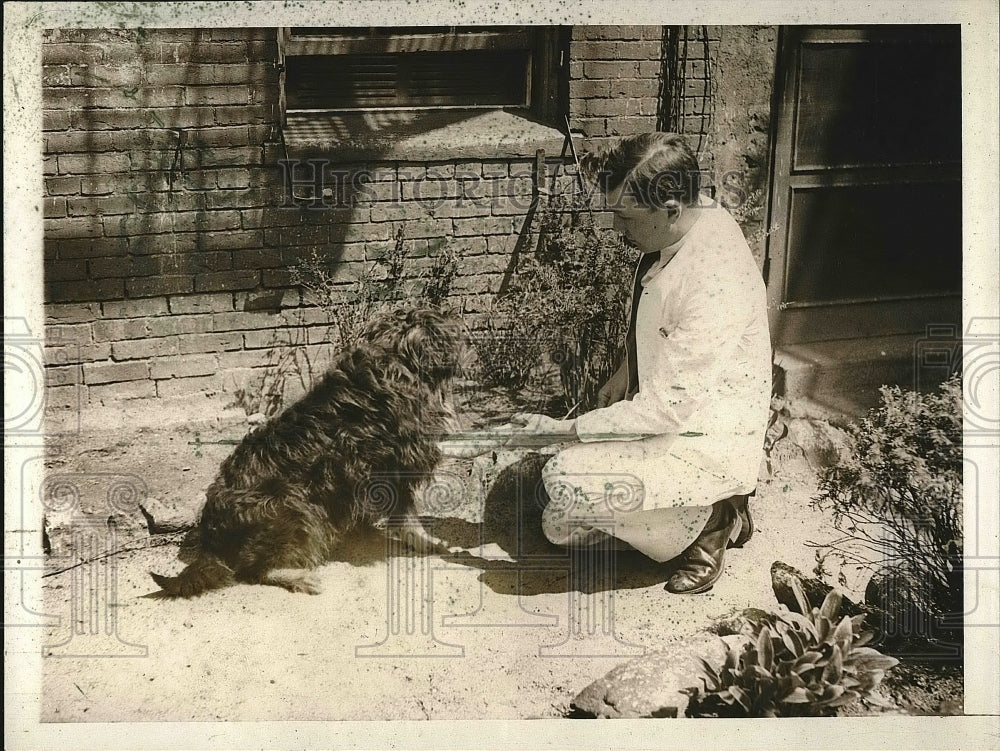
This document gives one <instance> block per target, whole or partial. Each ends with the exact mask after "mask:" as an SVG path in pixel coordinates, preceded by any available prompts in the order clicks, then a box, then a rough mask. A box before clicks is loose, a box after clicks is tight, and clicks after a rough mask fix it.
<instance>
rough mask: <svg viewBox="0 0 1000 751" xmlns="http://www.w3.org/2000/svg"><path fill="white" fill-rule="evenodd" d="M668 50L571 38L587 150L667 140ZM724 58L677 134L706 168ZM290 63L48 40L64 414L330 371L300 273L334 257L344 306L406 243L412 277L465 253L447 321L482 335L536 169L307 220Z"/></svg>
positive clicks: (644, 31)
mask: <svg viewBox="0 0 1000 751" xmlns="http://www.w3.org/2000/svg"><path fill="white" fill-rule="evenodd" d="M691 28H696V27H691ZM697 28H700V27H697ZM666 34H667V31H666V30H665V28H664V27H659V26H657V27H644V26H588V27H574V29H573V31H572V38H571V42H570V62H569V78H570V80H569V97H570V99H569V110H570V119H571V124H572V126H573V127H574V129H578V130H579V131H582V132H583V134H584V136H585V139H584V140H585V144H584V145H593V144H595V143H597V142H600V141H602V140H605V139H607V138H610V137H614V136H618V135H624V134H629V133H637V132H642V131H645V130H650V129H653V128H656V127H657V126H658V124H660V125H662V124H663V123H665V122H667V121H668V119H669V114H670V113H668V112H666V111H665V110H664V106H665V105H664V101H665V99H664V90H665V88H666V86H667V84H669V83H670V81H671V80H673V79H670V78H668V79H667V80H664V79H663V72H664V70H665V69H666V70H667V73H668V76H669V75H670V70H671V68H670V66H669V65H666V66H665V65H664V63H663V62H662V56H663V54H664V51H665V49H666V47H665V45H667V42H669V37H668V36H667V35H666ZM708 36H709V37H710V41H712V44H714V45H716V46H715V47H714V48H713V49H717V48H718V35H717V34H715V33H714V32H712V33H710V34H709V35H708ZM707 49H708V47H704V48H703V46H702V45H700V44H691V45H690V47H689V50H688V55H687V58H686V59H685V62H684V65H685V68H684V76H686V77H687V79H686V81H685V82H684V89H683V107H682V109H681V110H680V111H679V112H678V113H677V115H678V117H679V119H678V120H677V124H678V127H679V128H681V129H682V130H683V131H684V132H687V133H690V134H692V135H693V143H694V144H695V145H697V144H698V143H699V142H701V143H702V146H703V147H705V153H704V154H703V155H702V156H703V157H705V155H706V154H707V155H708V158H709V160H710V158H711V153H710V150H709V149H708V141H709V139H708V135H709V133H710V128H709V122H710V118H706V117H705V112H704V107H705V106H706V105H705V102H707V101H710V99H711V98H710V97H706V96H705V92H706V87H708V86H710V85H711V76H710V75H709V73H708V72H710V71H711V68H710V67H708V66H707V65H706V63H705V60H706V57H705V55H706V54H707V53H705V52H704V51H703V52H699V50H707ZM699 54H701V55H702V57H701V58H699V57H698V55H699ZM276 58H277V45H276V32H275V30H274V29H230V30H227V29H206V30H199V29H183V30H177V29H145V30H141V29H124V30H116V29H105V30H52V31H48V32H46V35H45V38H44V43H43V64H44V68H43V107H44V122H43V127H44V131H45V132H44V136H45V159H44V170H45V198H44V217H45V219H44V221H45V248H44V254H45V294H46V316H47V339H48V342H47V353H48V362H49V367H48V368H47V373H48V377H49V384H50V389H49V392H48V396H49V403H50V405H52V406H60V405H64V406H76V405H77V403H78V399H80V398H82V400H83V404H84V405H85V406H86V405H97V404H115V403H117V402H119V401H120V400H122V399H131V398H148V397H158V398H166V397H183V396H185V395H191V394H204V393H218V394H223V395H228V396H226V398H230V397H231V396H233V395H234V394H235V393H236V392H237V390H238V389H239V388H241V387H244V386H246V385H247V384H248V383H250V382H251V381H253V380H254V379H257V380H259V379H260V378H261V377H262V376H263V375H264V374H265V373H266V371H267V367H268V366H269V365H273V364H274V359H275V358H276V357H280V356H281V353H282V352H286V351H287V350H288V349H289V347H290V346H295V347H297V352H299V353H300V354H301V355H302V357H303V358H305V362H306V363H307V365H310V366H313V367H316V368H319V367H322V365H323V357H324V355H325V354H326V353H327V352H328V347H326V346H325V344H326V342H327V341H328V326H327V321H326V319H325V317H324V316H323V314H322V312H321V311H320V310H319V309H317V308H316V307H315V306H314V305H313V304H312V301H311V300H309V299H303V298H302V295H301V293H300V290H299V289H298V288H297V287H295V286H294V285H293V280H292V276H291V268H292V267H293V266H294V264H295V263H297V262H298V261H300V260H302V259H304V258H307V257H309V256H310V255H311V254H313V253H318V254H319V255H321V256H323V257H326V258H329V259H331V260H332V261H335V262H336V264H335V268H336V270H337V275H338V279H340V280H341V281H342V282H343V284H344V285H345V287H346V286H347V285H349V284H350V282H351V280H352V279H354V278H356V277H357V276H358V274H359V273H361V271H362V269H364V268H365V267H366V266H369V265H370V264H372V263H373V261H374V260H375V259H377V258H379V257H380V256H381V255H382V254H384V253H385V251H386V249H387V247H389V246H390V245H391V243H392V242H393V238H394V237H395V235H396V232H397V231H398V230H399V229H402V231H403V234H404V236H405V238H406V240H405V242H406V246H407V250H408V252H409V254H410V255H411V256H413V257H414V259H415V260H414V262H413V264H412V268H413V269H414V270H415V272H419V271H420V270H421V267H422V266H423V267H424V268H425V267H426V265H427V264H429V263H430V262H431V261H430V259H429V258H428V256H429V255H430V254H432V253H434V252H436V249H437V248H439V247H440V245H439V243H438V241H439V240H441V239H444V240H447V241H448V242H450V243H451V245H452V247H453V248H455V249H456V250H458V252H459V254H460V258H461V261H460V269H459V278H458V279H457V281H456V284H455V287H454V289H453V292H454V298H453V300H452V302H453V304H455V305H456V306H457V307H460V308H461V309H462V310H463V312H464V313H465V314H466V317H467V318H468V319H469V320H470V322H471V323H472V324H473V325H474V326H475V325H476V324H477V322H478V321H480V320H481V318H482V312H483V310H484V309H485V308H486V306H487V305H488V302H489V300H490V299H491V297H492V294H493V293H494V292H496V291H497V288H498V286H499V283H500V280H501V278H502V275H503V272H504V270H505V269H506V268H507V267H508V265H509V262H510V257H511V251H512V250H513V248H514V246H515V243H516V242H517V239H518V237H519V235H520V234H521V233H522V230H523V229H524V226H525V223H526V220H527V218H528V207H529V205H530V203H531V196H532V194H533V190H534V178H533V175H534V169H535V165H534V163H533V160H530V159H513V160H510V159H508V160H500V159H490V160H485V161H482V160H479V161H476V160H470V159H468V158H464V159H442V160H439V161H434V162H420V163H408V162H399V161H377V162H366V163H353V164H343V163H338V164H336V165H334V166H335V167H336V169H337V170H338V171H339V172H340V174H344V173H349V174H358V173H364V174H365V175H367V176H368V178H369V180H370V181H369V182H368V183H367V184H366V185H365V189H364V190H362V191H357V192H355V193H354V194H352V195H351V196H349V197H348V199H349V200H346V201H344V200H341V197H338V199H337V200H334V201H328V202H326V203H325V205H324V206H322V207H321V208H318V209H317V208H315V207H313V208H308V207H304V206H300V205H295V204H294V203H293V202H292V201H290V200H289V198H288V196H287V193H286V191H285V189H284V183H283V169H282V168H281V166H280V165H279V161H278V160H279V159H280V158H281V157H282V156H284V154H283V150H282V148H281V144H280V131H279V128H278V123H279V115H280V113H279V110H278V107H279V105H278V94H279V92H278V71H277V67H276V65H275V62H276ZM706 71H708V72H706ZM675 75H676V76H679V75H680V74H679V73H676V72H675ZM546 170H547V175H553V174H558V175H560V178H559V185H560V188H564V187H565V186H566V185H567V184H568V182H569V181H570V180H571V179H572V178H571V177H570V176H569V174H568V171H567V169H566V164H565V163H564V161H562V160H559V159H555V158H550V159H549V161H548V163H547V165H546ZM299 364H300V365H301V363H299ZM293 380H294V379H293Z"/></svg>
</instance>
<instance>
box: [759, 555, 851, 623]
mask: <svg viewBox="0 0 1000 751" xmlns="http://www.w3.org/2000/svg"><path fill="white" fill-rule="evenodd" d="M793 581H798V583H799V585H800V586H801V587H802V591H803V592H804V593H805V596H806V599H807V600H808V601H809V606H810V608H818V607H820V606H821V605H822V604H823V600H824V599H825V598H826V595H827V593H828V592H829V591H830V590H831V589H833V587H831V586H830V585H829V584H826V583H824V582H822V581H820V580H819V579H816V578H806V576H805V574H803V573H802V572H801V571H799V570H798V569H797V568H795V567H794V566H789V565H788V564H787V563H782V562H781V561H775V562H774V563H772V564H771V588H772V589H773V590H774V596H775V598H776V599H777V600H778V602H780V603H781V604H782V605H784V606H785V607H786V608H788V609H789V610H791V611H792V612H793V613H801V612H802V608H801V607H800V606H799V602H798V600H797V599H796V597H795V590H794V589H793V584H792V582H793ZM867 612H868V611H867V610H866V609H865V608H863V607H861V606H860V605H858V604H857V603H855V602H853V601H851V600H849V599H848V598H847V597H841V601H840V612H839V613H838V614H837V618H842V617H843V616H845V615H849V616H855V615H861V614H862V613H867ZM803 615H805V614H804V613H803Z"/></svg>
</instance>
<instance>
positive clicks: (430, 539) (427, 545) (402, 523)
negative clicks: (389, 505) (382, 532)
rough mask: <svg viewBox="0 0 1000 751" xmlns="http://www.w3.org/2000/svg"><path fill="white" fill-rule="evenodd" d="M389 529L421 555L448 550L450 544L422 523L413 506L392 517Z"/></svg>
mask: <svg viewBox="0 0 1000 751" xmlns="http://www.w3.org/2000/svg"><path fill="white" fill-rule="evenodd" d="M389 529H390V530H391V531H392V532H395V533H396V534H397V535H398V537H399V539H400V541H401V542H402V543H403V544H404V545H405V546H406V547H408V548H409V549H410V550H413V551H414V552H417V553H420V554H421V555H429V554H431V553H447V552H448V546H447V545H446V544H445V543H444V541H443V540H441V539H440V538H438V537H434V536H433V535H432V534H431V533H430V532H428V531H427V530H426V529H425V528H424V525H423V524H421V523H420V517H418V516H417V514H416V512H415V511H414V510H413V509H412V508H409V509H407V510H406V511H405V512H404V513H403V514H402V516H396V517H393V518H392V519H390V520H389Z"/></svg>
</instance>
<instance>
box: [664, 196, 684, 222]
mask: <svg viewBox="0 0 1000 751" xmlns="http://www.w3.org/2000/svg"><path fill="white" fill-rule="evenodd" d="M663 210H664V211H666V212H667V216H669V217H670V218H671V219H673V220H674V221H676V220H678V219H680V218H681V214H682V213H683V212H684V204H682V203H681V202H680V201H678V200H677V199H676V198H669V199H667V200H666V201H664V202H663Z"/></svg>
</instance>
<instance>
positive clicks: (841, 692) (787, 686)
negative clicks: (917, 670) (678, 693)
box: [685, 588, 899, 717]
mask: <svg viewBox="0 0 1000 751" xmlns="http://www.w3.org/2000/svg"><path fill="white" fill-rule="evenodd" d="M796 597H797V599H798V600H799V604H800V607H801V609H802V610H803V612H805V613H807V615H802V614H800V613H792V612H787V613H779V614H773V615H772V616H771V617H769V618H764V619H761V620H759V621H756V622H752V623H747V624H745V626H744V627H743V634H744V635H745V636H746V637H747V638H748V640H747V642H746V643H745V644H744V645H743V646H742V648H732V647H731V648H730V649H729V652H728V654H727V655H726V660H725V663H724V664H723V665H722V667H721V668H720V669H716V668H714V667H713V666H712V665H710V664H709V663H708V662H706V661H704V660H702V668H703V670H704V672H705V676H704V677H703V679H702V680H703V683H704V689H700V688H698V687H694V688H690V689H687V690H686V691H685V693H687V694H688V695H689V696H690V697H691V699H690V701H689V703H688V708H687V715H688V716H689V717H824V716H832V715H834V714H836V712H837V708H838V707H842V706H844V705H847V704H850V703H853V702H855V701H858V700H859V699H862V698H864V699H866V700H868V701H869V702H872V703H875V704H879V703H880V700H879V699H878V698H877V697H876V696H875V695H874V694H873V693H872V692H873V691H874V690H875V689H876V688H877V687H878V685H879V684H880V683H881V681H882V678H883V677H884V676H885V671H886V670H889V669H890V668H892V667H895V666H896V665H897V664H898V663H899V661H898V660H896V659H895V658H894V657H888V656H886V655H884V654H882V653H881V652H879V651H878V650H876V649H873V648H871V647H867V646H865V645H866V644H868V643H869V642H870V641H871V639H872V638H873V634H872V633H871V632H862V631H861V627H862V624H863V622H864V619H865V616H864V615H858V616H854V617H853V618H851V617H849V616H844V617H843V618H841V619H840V620H839V621H837V620H836V615H837V613H838V612H839V611H840V604H841V596H840V595H839V594H838V593H837V592H836V591H835V590H831V591H830V593H829V594H827V596H826V599H825V600H824V601H823V604H822V606H821V607H819V608H812V609H810V608H809V607H808V602H807V601H806V599H805V594H804V593H803V592H802V591H801V588H799V590H797V591H796Z"/></svg>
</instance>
